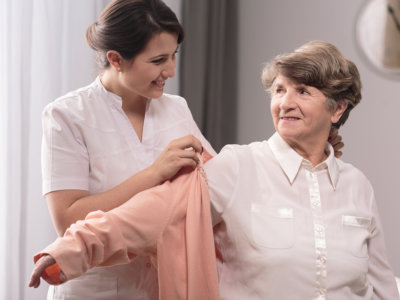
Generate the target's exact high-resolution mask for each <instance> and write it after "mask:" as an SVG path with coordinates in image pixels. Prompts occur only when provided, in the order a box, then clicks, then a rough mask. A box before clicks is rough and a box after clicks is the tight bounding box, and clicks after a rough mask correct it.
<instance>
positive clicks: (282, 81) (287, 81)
mask: <svg viewBox="0 0 400 300" xmlns="http://www.w3.org/2000/svg"><path fill="white" fill-rule="evenodd" d="M273 85H274V86H277V85H279V86H281V85H288V86H306V85H305V84H303V83H300V82H296V81H294V80H293V79H291V78H289V77H286V76H284V75H278V76H277V77H276V78H275V80H274V83H273Z"/></svg>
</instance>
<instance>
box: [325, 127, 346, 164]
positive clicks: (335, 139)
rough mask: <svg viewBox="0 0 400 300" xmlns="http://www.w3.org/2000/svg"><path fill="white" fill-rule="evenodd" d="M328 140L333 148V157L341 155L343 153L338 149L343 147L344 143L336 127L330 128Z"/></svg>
mask: <svg viewBox="0 0 400 300" xmlns="http://www.w3.org/2000/svg"><path fill="white" fill-rule="evenodd" d="M328 142H329V143H330V144H331V145H332V147H333V150H334V151H335V157H337V158H339V157H341V156H342V154H343V153H342V151H340V149H342V148H343V147H344V144H343V142H342V137H341V136H340V135H339V130H338V129H337V128H332V129H331V131H330V132H329V137H328Z"/></svg>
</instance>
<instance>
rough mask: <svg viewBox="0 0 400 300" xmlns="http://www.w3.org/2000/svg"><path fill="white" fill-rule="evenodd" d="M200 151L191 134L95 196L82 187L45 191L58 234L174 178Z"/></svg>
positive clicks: (193, 164) (173, 143) (194, 159)
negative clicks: (124, 179) (98, 212)
mask: <svg viewBox="0 0 400 300" xmlns="http://www.w3.org/2000/svg"><path fill="white" fill-rule="evenodd" d="M188 148H192V149H190V150H188ZM201 151H202V146H201V143H200V141H199V140H198V139H196V138H195V137H194V136H192V135H188V136H185V137H182V138H179V139H176V140H173V141H172V142H171V143H170V144H169V145H168V146H167V148H166V149H165V150H164V151H163V152H162V153H161V155H160V156H159V157H158V159H157V160H156V161H155V162H154V163H153V164H152V165H151V166H150V167H149V168H147V169H144V170H143V171H141V172H139V173H137V174H135V175H133V176H131V177H130V178H128V179H127V180H126V181H124V182H122V183H121V184H119V185H117V186H116V187H114V188H112V189H110V190H108V191H105V192H102V193H99V194H95V195H90V194H89V192H88V191H82V190H60V191H54V192H50V193H48V194H46V196H45V197H46V200H47V203H48V207H49V210H50V214H51V216H52V219H53V223H54V226H55V228H56V230H57V233H58V234H59V235H60V236H62V235H63V234H64V232H65V230H66V229H67V228H68V227H69V226H70V225H71V224H73V223H75V222H76V221H77V220H82V219H84V218H85V217H86V215H87V214H88V213H89V212H91V211H95V210H102V211H109V210H111V209H113V208H115V207H118V206H120V205H121V204H123V203H125V202H126V201H127V200H129V199H130V198H131V197H132V196H134V195H135V194H137V193H139V192H141V191H143V190H146V189H148V188H151V187H153V186H156V185H158V184H160V183H162V182H163V181H165V180H167V179H169V178H171V177H173V176H174V175H175V174H176V173H177V172H178V171H179V170H180V169H181V168H182V167H184V166H193V167H194V166H196V164H197V162H198V157H197V156H196V152H201Z"/></svg>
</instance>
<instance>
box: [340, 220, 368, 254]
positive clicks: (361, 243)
mask: <svg viewBox="0 0 400 300" xmlns="http://www.w3.org/2000/svg"><path fill="white" fill-rule="evenodd" d="M370 225H371V219H370V218H366V217H359V216H349V215H342V233H343V237H344V241H345V245H346V247H347V248H348V249H349V250H350V251H351V253H352V254H353V255H354V256H356V257H359V258H368V239H369V236H370V231H369V227H370Z"/></svg>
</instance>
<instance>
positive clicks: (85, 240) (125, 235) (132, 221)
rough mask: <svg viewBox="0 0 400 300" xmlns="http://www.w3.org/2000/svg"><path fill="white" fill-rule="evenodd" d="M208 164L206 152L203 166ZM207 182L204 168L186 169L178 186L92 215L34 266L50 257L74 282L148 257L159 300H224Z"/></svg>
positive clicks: (164, 187) (158, 189) (173, 184)
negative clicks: (154, 270)
mask: <svg viewBox="0 0 400 300" xmlns="http://www.w3.org/2000/svg"><path fill="white" fill-rule="evenodd" d="M209 158H210V155H209V154H208V153H206V152H205V151H204V152H203V159H204V161H206V160H208V159H209ZM203 176H204V174H202V167H201V166H199V167H198V168H196V169H195V170H194V171H192V170H191V169H190V168H185V169H182V170H181V171H180V172H179V174H178V176H176V177H175V178H174V179H173V180H171V181H167V182H165V183H164V184H162V185H160V186H157V187H154V188H152V189H149V190H146V191H144V192H141V193H139V194H137V195H136V196H134V197H133V198H131V199H130V200H129V201H127V202H126V203H125V204H123V205H121V206H120V207H117V208H115V209H113V210H111V211H109V212H106V213H105V212H102V211H96V212H92V213H90V214H89V215H88V216H87V217H86V219H85V220H84V221H78V222H77V223H76V224H73V225H72V226H71V227H70V228H69V229H68V230H67V232H66V233H65V235H64V237H62V238H58V239H57V240H56V241H55V242H54V243H52V244H51V245H49V246H48V247H47V248H46V249H44V250H43V251H42V252H41V253H40V254H38V255H36V256H35V261H36V260H37V259H38V258H39V257H40V255H41V254H43V253H48V254H50V255H51V256H53V257H54V259H55V260H56V262H57V264H58V266H59V267H60V268H61V270H62V271H63V272H64V273H65V275H66V277H67V279H68V280H69V279H72V278H75V277H78V276H80V275H82V274H83V273H84V272H85V271H87V270H88V269H89V268H93V267H95V266H100V265H101V266H109V265H116V264H124V263H128V262H129V261H130V260H131V259H133V258H134V257H135V256H136V255H146V256H150V257H151V258H152V261H153V263H154V265H155V266H156V267H157V269H158V281H159V295H160V296H159V299H167V300H169V299H171V300H177V299H190V300H192V299H207V300H213V299H219V293H218V278H217V268H216V261H215V260H216V259H215V247H214V240H213V232H212V225H211V216H210V198H209V194H208V189H207V185H206V183H205V179H204V177H203ZM52 267H53V268H54V265H53V266H52ZM53 274H54V273H53ZM53 276H56V275H53Z"/></svg>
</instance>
